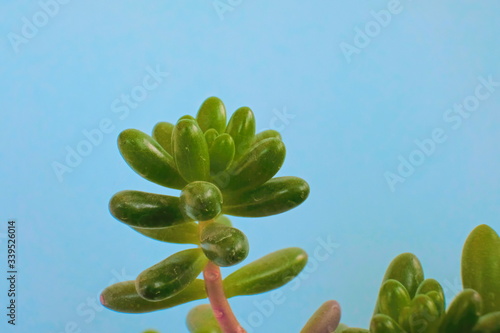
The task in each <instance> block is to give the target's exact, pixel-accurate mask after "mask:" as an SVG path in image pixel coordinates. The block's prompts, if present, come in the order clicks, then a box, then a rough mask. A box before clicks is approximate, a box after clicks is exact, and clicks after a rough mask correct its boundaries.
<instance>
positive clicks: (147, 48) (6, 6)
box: [0, 0, 500, 333]
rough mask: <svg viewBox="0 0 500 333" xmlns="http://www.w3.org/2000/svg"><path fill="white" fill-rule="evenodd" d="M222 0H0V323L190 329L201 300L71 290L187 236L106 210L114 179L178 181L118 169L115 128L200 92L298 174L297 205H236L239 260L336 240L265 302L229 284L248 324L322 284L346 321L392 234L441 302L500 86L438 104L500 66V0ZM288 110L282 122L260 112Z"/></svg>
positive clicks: (477, 203) (455, 263)
mask: <svg viewBox="0 0 500 333" xmlns="http://www.w3.org/2000/svg"><path fill="white" fill-rule="evenodd" d="M49 2H50V1H49ZM226 3H227V2H226ZM231 3H232V4H233V5H231V6H230V8H231V10H227V11H225V12H222V13H221V12H219V13H218V12H217V10H216V9H215V7H214V3H213V1H211V0H205V1H196V2H195V1H193V2H189V4H188V3H187V2H185V1H147V2H140V1H120V2H116V1H115V2H113V3H107V2H103V1H94V0H90V1H75V0H73V1H68V2H67V3H66V4H60V5H59V9H58V12H57V13H55V15H53V17H50V18H49V19H48V20H47V22H44V21H43V18H44V17H43V15H42V16H39V17H37V16H36V15H40V14H37V13H39V12H40V11H41V10H42V9H41V7H40V4H39V3H38V2H35V1H15V2H14V1H4V2H3V3H2V4H1V5H0V18H1V20H0V21H1V23H0V28H1V29H0V36H1V40H0V48H1V49H0V57H1V62H0V88H1V89H0V101H1V106H0V109H1V120H0V124H1V129H0V145H1V149H0V161H1V165H0V174H1V180H0V181H1V183H0V184H1V190H2V191H1V201H0V205H1V209H0V211H1V219H2V221H4V222H2V223H3V224H2V225H3V226H1V229H0V233H2V234H0V242H1V244H0V254H1V256H0V258H2V259H1V260H2V262H0V267H4V268H5V265H6V264H5V263H4V262H3V261H5V260H4V258H5V255H6V253H5V252H6V249H5V247H6V245H5V232H6V228H7V227H6V221H7V219H9V218H15V219H17V221H18V228H19V230H18V238H19V258H18V264H19V271H20V275H19V285H18V289H19V299H18V305H19V308H18V322H17V323H18V325H17V326H16V327H15V328H12V327H10V325H7V323H6V317H5V315H4V314H3V313H4V312H5V311H6V310H1V312H2V314H1V316H0V318H3V319H1V322H0V330H1V331H2V332H3V331H7V332H10V331H12V332H57V333H62V332H141V330H142V329H145V328H148V327H151V328H157V329H159V330H160V331H162V332H175V333H177V332H185V331H186V329H185V326H184V318H185V315H186V313H187V312H188V310H189V309H190V308H191V307H192V306H193V304H197V303H192V304H187V305H182V306H179V307H177V308H174V309H170V310H167V311H160V312H156V313H152V314H144V315H125V314H120V313H115V312H112V311H109V310H106V309H103V308H102V307H100V306H96V307H93V306H91V305H86V303H87V301H89V302H90V303H89V304H93V302H95V301H96V297H97V295H98V294H99V292H100V291H101V290H102V289H103V288H104V287H106V286H107V285H108V284H109V283H110V282H116V281H117V280H118V279H130V278H133V277H134V276H135V275H136V274H138V273H139V272H141V271H142V270H143V269H144V268H146V267H148V266H150V265H152V264H153V263H156V262H157V261H160V260H161V259H163V258H164V257H166V256H168V255H169V254H171V253H173V252H175V251H178V250H181V249H184V248H187V246H182V245H173V244H162V243H160V242H155V241H151V240H149V239H147V238H145V237H142V236H140V235H139V234H137V233H134V232H132V231H131V230H129V229H128V228H127V227H126V226H124V225H122V224H120V223H119V222H117V221H116V220H114V219H113V218H112V217H111V216H110V214H109V212H108V210H107V203H108V200H109V198H110V197H111V196H112V195H113V194H114V193H115V192H117V191H120V190H123V189H137V190H143V191H151V192H157V193H175V192H174V191H170V190H166V189H164V188H161V187H160V186H157V185H154V184H152V183H149V182H147V181H145V180H143V179H141V178H140V177H139V176H138V175H136V174H135V173H134V172H133V171H132V170H131V169H129V168H128V166H127V165H126V163H125V162H124V161H123V160H122V158H121V157H120V155H119V152H118V150H117V147H116V137H117V135H118V134H119V132H120V131H122V130H124V129H126V128H131V127H132V128H137V129H140V130H143V131H146V132H149V131H150V130H151V129H152V128H153V126H154V125H155V123H156V122H158V121H175V120H176V119H177V118H178V117H180V116H181V115H183V114H186V113H189V114H194V113H196V111H197V109H198V107H199V105H200V104H201V102H202V101H203V100H204V99H205V98H206V97H208V96H212V95H215V96H218V97H220V98H221V99H223V101H224V102H225V103H226V107H227V109H228V111H229V112H230V113H231V112H232V111H233V110H235V109H236V108H238V107H240V106H243V105H247V106H250V107H251V108H252V109H253V110H254V112H255V114H256V117H257V121H258V125H257V127H258V129H263V128H269V127H272V126H276V127H277V128H278V129H280V131H281V132H282V135H283V138H284V141H285V143H286V144H287V148H288V156H287V161H286V162H285V165H284V167H283V168H282V170H281V171H280V175H295V176H300V177H303V178H305V179H306V180H307V181H308V182H309V183H310V185H311V195H310V197H309V199H308V200H307V201H306V202H305V203H304V204H303V205H302V206H300V207H299V208H297V209H295V210H293V211H290V212H288V213H286V214H282V215H278V216H273V217H269V218H263V219H244V218H234V219H233V222H234V224H235V225H236V226H237V227H238V228H240V229H242V230H243V231H244V232H245V233H246V234H247V236H248V237H249V240H250V244H251V247H252V248H251V253H250V255H249V258H248V259H247V262H249V261H251V260H253V259H256V258H258V257H260V256H262V255H264V254H267V253H269V252H272V251H274V250H277V249H280V248H284V247H289V246H299V247H303V248H304V249H306V250H307V251H308V252H309V254H310V256H311V257H314V251H315V249H316V248H317V247H318V246H319V244H320V241H319V240H318V238H320V239H322V240H323V241H327V240H328V237H330V239H331V240H332V241H333V242H335V243H336V244H337V245H336V248H335V250H334V251H333V253H332V254H331V255H329V256H328V257H327V258H326V259H325V258H324V257H321V260H323V259H324V260H323V261H321V260H313V263H314V261H316V262H317V265H312V266H309V268H308V272H309V273H307V274H306V275H303V276H302V277H301V280H300V285H298V284H297V283H295V284H294V286H296V287H293V288H291V287H290V286H286V287H283V289H282V291H283V295H282V296H283V297H284V299H283V297H282V299H281V300H282V301H283V302H280V304H275V305H274V309H273V310H272V311H270V310H269V309H267V310H265V311H263V310H259V305H258V304H267V303H266V302H267V301H269V300H270V295H269V294H263V295H259V296H248V297H239V298H235V299H233V300H232V301H231V303H232V305H233V306H234V310H235V312H236V314H237V316H238V317H239V318H240V319H241V320H242V321H244V322H247V323H248V322H249V321H250V322H253V323H254V325H253V326H254V327H253V328H252V327H251V325H248V326H247V328H248V329H249V331H250V332H297V331H299V328H300V327H302V325H303V324H304V323H305V322H306V321H307V318H308V317H309V316H310V315H311V314H312V313H313V312H314V310H315V309H316V308H317V307H318V306H319V305H320V304H321V303H322V302H323V301H325V300H327V299H336V300H338V301H339V302H341V304H342V307H343V320H342V321H343V322H345V323H346V324H348V325H349V326H361V327H366V326H367V325H368V322H369V318H370V316H371V313H372V311H373V306H374V303H375V299H376V294H377V291H378V287H379V284H380V281H381V279H382V276H383V274H384V271H385V269H386V267H387V265H388V263H389V262H390V261H391V260H392V258H393V257H394V256H396V255H397V254H399V253H402V252H413V253H415V254H417V255H418V257H419V258H420V259H421V261H422V263H423V265H424V268H425V271H426V276H428V277H433V278H436V279H438V280H439V281H441V282H442V284H443V286H444V287H445V289H446V293H447V296H448V297H449V299H448V300H450V297H453V295H454V294H455V293H456V292H457V291H458V290H459V288H460V254H461V249H462V244H463V242H464V240H465V238H466V236H467V234H468V233H469V232H470V231H471V230H472V228H473V227H475V226H476V225H478V224H481V223H487V224H489V225H491V226H492V227H494V228H496V229H497V230H498V229H499V228H500V224H499V220H498V217H499V213H500V208H499V207H500V206H499V205H498V202H499V200H500V192H499V190H498V189H499V186H500V173H499V172H498V170H499V168H500V154H498V142H499V139H500V135H499V133H500V123H499V120H500V116H499V112H498V111H499V108H500V89H499V87H498V86H497V87H496V88H494V89H495V91H493V92H492V93H491V94H490V96H489V97H488V98H486V99H485V100H483V101H480V104H479V106H478V107H477V109H476V110H475V111H474V112H471V114H470V117H468V118H467V119H462V122H461V123H460V126H458V120H457V118H454V119H455V120H454V121H453V122H451V121H450V119H448V121H447V120H446V119H445V118H444V117H445V115H446V114H447V112H450V111H447V110H450V108H453V106H454V104H457V103H462V102H463V101H464V100H465V99H467V98H468V97H470V96H472V95H474V93H475V89H476V87H477V86H478V84H480V81H479V79H478V78H479V77H483V78H485V79H488V77H489V76H491V77H492V79H493V80H494V81H496V82H499V81H500V68H499V59H500V47H499V39H498V35H499V29H500V20H498V13H499V11H500V4H499V3H498V1H493V0H492V1H481V2H477V1H439V2H436V1H401V2H400V6H399V7H398V8H399V9H400V12H399V13H398V14H393V15H392V16H391V21H390V23H388V24H386V26H385V27H380V25H377V24H375V25H374V22H376V21H375V20H374V17H373V15H372V13H371V12H372V11H376V12H378V11H380V10H382V9H387V7H388V4H389V3H390V1H370V2H369V3H365V2H361V1H355V2H347V1H342V2H340V1H310V2H305V1H273V2H272V3H271V2H269V1H263V0H253V1H248V0H243V1H236V0H233V1H232V2H231ZM226 9H227V8H226ZM33 16H35V18H36V19H38V20H39V21H37V22H38V23H39V25H40V27H39V28H37V29H38V31H36V32H33V31H31V35H30V34H29V31H28V34H27V35H26V31H25V36H28V37H30V38H26V39H25V40H24V43H21V44H18V45H16V43H12V42H11V40H12V39H13V38H14V37H13V36H14V35H13V34H16V35H17V36H21V38H24V37H22V36H23V35H22V29H23V26H24V25H26V21H25V20H23V17H25V18H26V19H27V20H28V21H31V22H33ZM377 26H378V27H379V28H380V29H379V31H377ZM365 27H371V28H372V29H374V30H372V31H371V32H370V33H371V35H372V36H373V37H369V44H368V45H362V44H360V40H355V36H356V34H357V32H356V31H359V30H356V29H360V30H364V29H365ZM25 30H26V28H25ZM356 42H358V46H359V45H362V46H363V47H359V48H358V53H353V54H351V55H350V56H348V57H346V56H345V55H344V53H343V51H342V49H341V46H342V45H344V46H345V45H346V44H342V43H348V44H350V45H351V46H353V47H356ZM365 43H368V42H367V41H366V40H365ZM16 50H17V52H16ZM348 58H349V59H348ZM157 67H158V68H159V69H160V70H161V71H164V72H168V73H169V74H168V76H167V77H165V78H163V80H162V82H161V83H160V84H159V85H158V87H157V88H156V89H153V90H151V91H148V94H147V97H146V98H145V99H144V100H142V101H140V102H139V103H137V106H136V107H135V108H129V112H128V114H127V115H126V116H124V112H125V111H124V109H123V108H122V109H121V111H120V112H115V111H118V110H117V104H115V105H114V107H113V103H118V102H115V101H116V100H117V99H118V100H119V99H120V98H121V96H122V94H131V92H132V91H133V90H134V89H135V91H139V90H138V89H140V88H137V87H138V86H141V85H142V82H143V79H144V78H145V77H146V76H147V75H148V68H150V69H153V70H155V69H156V68H157ZM485 91H486V90H484V89H483V92H485ZM469 101H471V99H470V98H469ZM121 106H122V107H123V104H121ZM285 113H286V114H289V116H288V118H285V119H286V121H277V120H273V119H276V117H277V116H276V115H277V114H282V115H283V114H285ZM448 115H449V114H448ZM120 116H122V118H123V119H121V118H120ZM455 116H456V114H455ZM292 117H293V118H292ZM103 119H109V120H108V121H110V122H111V127H112V130H111V132H110V133H106V134H103V138H102V142H100V143H98V144H97V145H95V146H92V151H91V152H90V153H89V154H88V155H87V156H84V157H83V158H82V160H81V161H80V163H77V164H78V165H77V166H76V167H71V168H70V169H71V172H69V171H67V172H65V173H64V174H63V175H62V176H61V177H59V178H58V177H57V175H56V173H55V172H54V168H53V165H54V162H58V163H61V164H66V162H65V159H66V155H67V149H68V147H69V148H70V149H77V147H78V145H79V144H81V142H82V141H83V140H86V138H85V136H84V134H83V131H92V130H93V129H96V128H98V127H99V123H100V122H101V121H102V120H103ZM278 119H279V118H278ZM105 121H106V120H105ZM453 125H457V126H458V128H453ZM457 126H456V127H457ZM436 128H441V129H442V130H443V131H444V133H445V135H446V137H447V140H446V141H445V142H443V143H439V144H436V147H435V149H434V152H433V153H432V154H430V155H429V156H425V157H424V159H425V160H424V161H423V163H422V164H421V165H419V166H417V167H415V169H414V171H413V173H412V174H411V175H409V176H408V177H405V178H404V179H405V181H404V182H403V183H397V184H396V185H395V187H394V191H391V187H390V186H389V185H388V182H387V181H386V178H385V174H386V172H392V173H397V168H398V165H399V163H400V161H399V160H398V159H399V158H400V156H401V157H402V158H404V159H408V158H409V156H410V155H411V154H412V153H413V152H414V151H415V150H416V149H417V148H418V147H417V145H416V143H415V142H414V141H415V140H424V139H427V138H431V136H432V132H433V130H435V129H436ZM87 148H88V147H87ZM415 154H416V155H415ZM417 155H418V153H414V157H418V156H417ZM421 156H423V155H420V157H421ZM322 254H323V252H322ZM315 259H319V258H315ZM4 268H2V271H3V270H4ZM230 271H231V269H226V270H225V272H224V274H226V272H230ZM2 276H3V274H2ZM0 281H2V282H1V283H0V295H1V296H0V301H2V304H3V305H2V306H1V307H0V308H1V309H4V305H5V304H6V302H7V299H6V297H5V294H6V292H5V291H4V290H6V285H5V280H4V278H1V279H0ZM198 303H199V302H198ZM268 310H269V311H268ZM255 313H258V314H255ZM259 313H260V314H259ZM249 326H250V327H249Z"/></svg>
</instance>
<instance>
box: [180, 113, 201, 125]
mask: <svg viewBox="0 0 500 333" xmlns="http://www.w3.org/2000/svg"><path fill="white" fill-rule="evenodd" d="M181 120H192V121H194V122H195V123H197V121H196V118H195V117H193V116H192V115H190V114H186V115H184V116H182V117H180V118H179V121H181ZM179 121H178V122H179Z"/></svg>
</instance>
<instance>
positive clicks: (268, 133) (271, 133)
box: [253, 129, 282, 144]
mask: <svg viewBox="0 0 500 333" xmlns="http://www.w3.org/2000/svg"><path fill="white" fill-rule="evenodd" d="M269 138H276V139H279V140H281V139H282V138H281V134H280V133H279V132H278V131H275V130H272V129H269V130H265V131H262V132H260V133H257V134H256V135H255V137H254V139H253V144H256V143H258V142H260V141H262V140H265V139H269Z"/></svg>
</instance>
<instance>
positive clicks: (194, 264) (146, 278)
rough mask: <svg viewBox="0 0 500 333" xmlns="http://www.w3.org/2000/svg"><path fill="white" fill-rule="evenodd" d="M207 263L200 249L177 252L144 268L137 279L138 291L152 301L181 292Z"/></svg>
mask: <svg viewBox="0 0 500 333" xmlns="http://www.w3.org/2000/svg"><path fill="white" fill-rule="evenodd" d="M206 263H207V259H206V257H205V256H204V255H203V252H202V251H201V250H200V249H189V250H184V251H181V252H177V253H175V254H173V255H171V256H170V257H168V258H167V259H165V260H162V261H160V262H159V263H157V264H156V265H154V266H152V267H150V268H148V269H146V270H144V271H143V272H142V273H141V274H139V276H137V278H136V280H135V286H136V289H137V292H138V293H139V295H141V297H143V298H144V299H147V300H150V301H161V300H164V299H166V298H168V297H172V296H174V295H175V294H177V293H179V292H181V291H182V290H183V289H184V288H186V287H187V286H188V285H189V284H190V283H191V282H193V281H194V280H195V279H196V277H197V276H198V275H199V274H200V273H201V271H202V270H203V268H204V267H205V265H206Z"/></svg>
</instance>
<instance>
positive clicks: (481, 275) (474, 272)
mask: <svg viewBox="0 0 500 333" xmlns="http://www.w3.org/2000/svg"><path fill="white" fill-rule="evenodd" d="M462 282H463V286H464V288H470V289H474V290H476V291H477V292H478V293H479V294H480V295H481V298H482V299H483V307H484V308H483V310H484V312H485V313H489V312H496V311H500V238H499V236H498V234H497V233H496V232H495V230H493V229H492V228H491V227H489V226H487V225H484V224H483V225H480V226H478V227H476V228H475V229H474V230H473V231H472V232H471V234H470V235H469V237H468V238H467V240H466V242H465V245H464V249H463V252H462Z"/></svg>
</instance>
